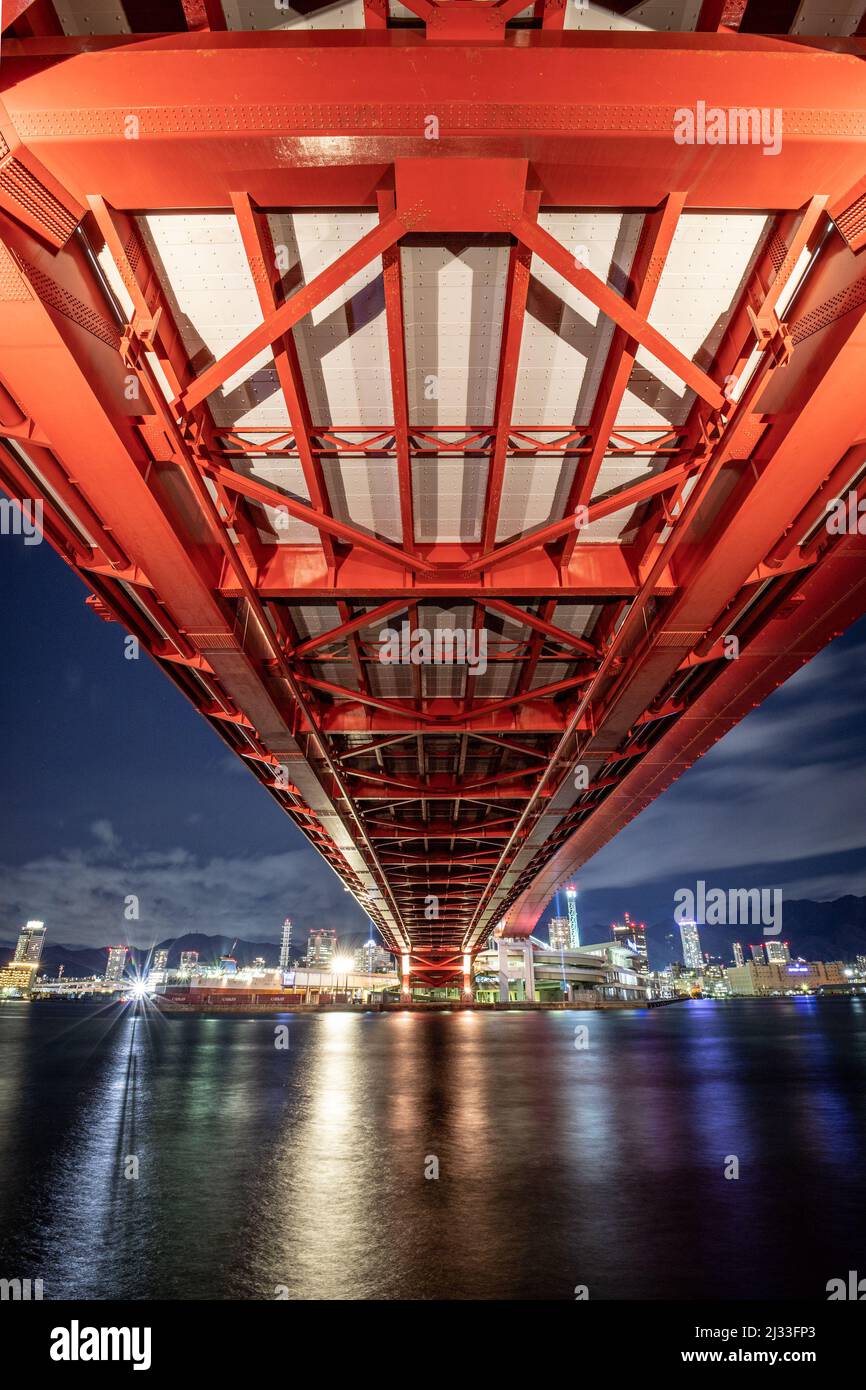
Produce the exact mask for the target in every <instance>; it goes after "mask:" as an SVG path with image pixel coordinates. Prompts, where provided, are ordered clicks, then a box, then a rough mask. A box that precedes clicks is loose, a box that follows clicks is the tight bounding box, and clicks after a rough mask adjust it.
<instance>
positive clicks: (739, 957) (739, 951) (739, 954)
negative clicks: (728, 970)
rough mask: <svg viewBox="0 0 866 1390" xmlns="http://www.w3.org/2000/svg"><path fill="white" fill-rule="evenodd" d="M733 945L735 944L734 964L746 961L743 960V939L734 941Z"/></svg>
mask: <svg viewBox="0 0 866 1390" xmlns="http://www.w3.org/2000/svg"><path fill="white" fill-rule="evenodd" d="M732 945H733V948H734V965H742V964H743V963H744V962H743V943H742V942H741V941H734V942H733V943H732Z"/></svg>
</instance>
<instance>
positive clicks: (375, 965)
mask: <svg viewBox="0 0 866 1390" xmlns="http://www.w3.org/2000/svg"><path fill="white" fill-rule="evenodd" d="M393 967H394V962H393V960H392V959H391V953H390V951H386V950H385V948H384V946H380V945H379V943H378V941H377V940H376V938H375V937H373V936H371V937H369V938H368V940H367V941H365V942H364V944H363V946H359V947H358V949H357V950H356V951H355V969H356V970H357V971H358V972H359V973H360V974H363V975H380V974H384V973H386V972H387V971H389V970H392V969H393Z"/></svg>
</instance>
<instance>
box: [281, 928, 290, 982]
mask: <svg viewBox="0 0 866 1390" xmlns="http://www.w3.org/2000/svg"><path fill="white" fill-rule="evenodd" d="M291 963H292V919H291V917H287V918H286V920H285V921H284V922H283V936H282V940H281V942H280V969H281V970H288V968H289V966H290V965H291Z"/></svg>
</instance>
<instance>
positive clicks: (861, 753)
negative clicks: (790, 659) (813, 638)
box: [579, 644, 866, 897]
mask: <svg viewBox="0 0 866 1390" xmlns="http://www.w3.org/2000/svg"><path fill="white" fill-rule="evenodd" d="M864 658H866V648H864V647H863V645H862V644H858V645H856V646H854V645H852V646H849V647H847V648H846V647H829V648H827V649H825V651H824V652H822V653H820V654H819V655H818V656H817V657H816V658H815V659H814V660H813V661H812V662H811V663H810V665H809V666H807V667H804V668H803V669H802V670H801V671H799V672H798V673H797V674H796V675H795V676H794V677H792V678H791V680H790V681H789V682H788V683H787V684H786V685H785V686H784V687H783V688H782V689H780V690H779V691H778V692H777V693H776V694H775V695H773V696H772V697H771V698H770V699H769V700H768V701H767V702H766V703H765V704H764V705H763V706H762V707H761V708H760V709H759V710H756V711H755V712H754V713H752V714H750V715H749V716H748V717H747V718H746V719H744V720H743V721H742V723H740V724H738V725H737V726H736V727H735V728H734V729H732V730H731V732H730V733H729V734H728V735H727V736H726V737H725V738H724V739H723V740H722V741H721V742H720V743H718V744H717V745H715V746H714V747H713V748H711V749H710V750H709V752H708V753H706V754H705V756H704V757H703V758H702V759H701V760H700V761H699V762H698V763H697V764H696V765H695V766H694V767H693V768H691V769H690V770H689V771H687V772H686V773H684V775H683V776H682V777H681V778H680V779H679V780H678V781H677V782H675V783H674V785H673V786H672V787H671V788H670V790H669V791H667V792H665V793H664V794H663V795H662V796H660V797H659V798H658V799H657V800H656V801H654V802H653V803H652V805H651V806H649V807H648V808H647V809H646V810H645V811H644V812H643V813H642V814H641V815H640V816H638V817H637V818H636V819H635V820H634V821H633V822H631V823H630V824H629V825H628V826H626V828H625V829H624V830H623V831H621V833H620V834H619V835H618V836H617V837H616V839H615V840H613V841H611V842H610V843H609V844H608V845H606V846H605V847H604V848H603V849H602V850H600V851H599V853H598V854H597V855H596V856H595V857H594V858H593V859H592V860H590V861H589V863H588V864H587V865H585V866H584V867H583V868H582V869H581V870H580V873H579V883H580V887H581V889H582V890H583V889H586V890H602V889H609V888H614V887H617V886H619V885H623V886H625V887H635V886H638V885H651V884H658V883H662V882H671V881H673V882H677V883H682V884H687V883H689V882H691V881H693V880H694V879H695V878H696V877H704V878H705V877H707V875H708V874H711V873H712V872H713V871H720V872H721V871H731V870H736V871H737V872H738V873H740V874H741V875H742V878H741V882H742V883H743V884H744V885H747V884H749V883H751V882H755V883H756V884H757V883H758V882H759V880H757V879H754V880H753V879H750V878H749V877H748V875H749V870H750V866H756V867H758V868H759V869H760V870H761V872H762V873H763V874H764V877H763V878H762V879H760V883H763V884H765V885H768V886H769V885H771V884H774V883H778V884H780V885H784V886H785V888H786V891H793V889H794V886H795V885H796V890H797V891H798V892H800V893H802V894H803V895H804V896H810V897H811V896H815V897H825V896H828V895H829V894H830V893H833V894H835V893H836V892H840V893H844V892H855V893H857V892H863V891H864V884H863V874H862V873H858V874H855V875H852V876H846V875H845V874H844V873H838V874H835V873H830V874H829V875H828V874H827V869H828V865H827V863H826V860H827V859H828V858H831V857H832V856H834V855H839V854H845V853H848V854H850V853H851V852H852V851H853V852H863V853H864V862H866V825H864V818H863V804H864V790H863V789H864V781H866V734H864V733H863V732H861V709H862V694H861V691H862V680H863V670H864V665H866V660H864ZM820 858H823V859H824V861H825V862H824V864H823V865H816V867H815V873H814V875H810V874H809V873H808V871H807V870H805V871H804V864H805V861H810V860H812V861H814V860H817V859H820ZM768 875H772V877H768ZM788 885H791V886H790V887H789V886H788Z"/></svg>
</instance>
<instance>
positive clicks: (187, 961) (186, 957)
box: [180, 951, 198, 975]
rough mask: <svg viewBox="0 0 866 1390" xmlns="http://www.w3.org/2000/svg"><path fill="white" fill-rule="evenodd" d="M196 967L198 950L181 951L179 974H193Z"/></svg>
mask: <svg viewBox="0 0 866 1390" xmlns="http://www.w3.org/2000/svg"><path fill="white" fill-rule="evenodd" d="M197 969H198V951H181V953H180V973H181V975H194V974H195V972H196V970H197Z"/></svg>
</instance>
